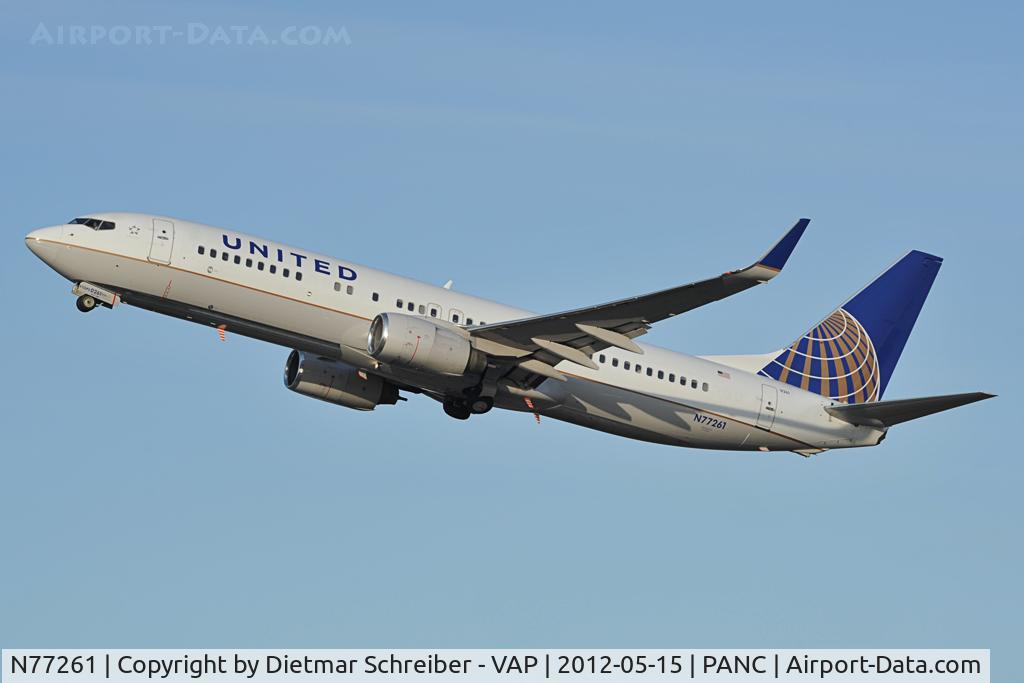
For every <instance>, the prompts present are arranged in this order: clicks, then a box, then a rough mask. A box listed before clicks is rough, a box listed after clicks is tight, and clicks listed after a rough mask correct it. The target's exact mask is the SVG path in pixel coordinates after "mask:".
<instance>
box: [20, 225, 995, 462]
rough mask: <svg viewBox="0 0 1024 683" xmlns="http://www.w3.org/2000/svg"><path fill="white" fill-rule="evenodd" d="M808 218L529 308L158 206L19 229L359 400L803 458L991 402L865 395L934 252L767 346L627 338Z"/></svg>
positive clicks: (93, 300)
mask: <svg viewBox="0 0 1024 683" xmlns="http://www.w3.org/2000/svg"><path fill="white" fill-rule="evenodd" d="M809 222H810V221H809V220H808V219H800V220H799V221H797V223H796V224H795V225H794V226H793V227H792V228H790V229H789V230H788V231H787V232H786V233H785V235H783V236H782V238H781V239H780V240H779V241H778V242H777V243H776V244H775V245H774V246H773V247H772V248H771V249H769V250H768V252H767V253H765V254H764V256H762V257H761V258H760V259H758V260H757V261H756V262H754V263H753V264H752V265H750V266H747V267H746V268H741V269H738V270H731V271H728V272H725V273H723V274H721V275H718V276H715V277H711V278H708V279H706V280H700V281H697V282H693V283H690V284H686V285H681V286H677V287H672V288H669V289H665V290H661V291H657V292H653V293H650V294H644V295H641V296H634V297H629V298H626V299H620V300H618V301H612V302H610V303H605V304H600V305H597V306H588V307H584V308H577V309H574V310H569V311H561V312H557V313H551V314H542V315H537V314H534V313H531V312H529V311H524V310H520V309H517V308H513V307H510V306H505V305H503V304H499V303H496V302H494V301H489V300H487V299H482V298H478V297H474V296H469V295H468V294H464V293H461V292H457V291H454V290H453V289H452V288H451V281H449V282H448V283H446V284H445V285H444V286H443V287H437V286H433V285H430V284H426V283H423V282H419V281H416V280H412V279H409V278H405V277H400V276H397V275H393V274H390V273H387V272H384V271H380V270H375V269H372V268H368V267H366V266H362V265H359V264H356V263H352V262H350V261H347V260H342V259H337V258H333V257H329V256H325V255H322V254H317V253H313V252H309V251H306V250H303V249H297V248H293V247H289V246H286V245H284V244H280V243H277V242H272V241H270V240H266V239H262V238H259V237H256V236H253V235H248V234H244V233H241V232H237V231H233V230H225V229H221V228H215V227H211V226H208V225H202V224H199V223H193V222H189V221H185V220H181V219H177V218H169V217H165V216H156V215H150V214H143V213H92V214H87V215H83V216H80V217H76V218H74V219H73V220H71V221H69V222H67V223H65V224H62V225H55V226H51V227H46V228H41V229H39V230H35V231H33V232H31V233H29V234H28V236H27V237H26V238H25V241H26V244H27V246H28V248H29V249H30V250H31V251H32V252H33V253H34V254H35V255H36V256H38V257H39V258H40V259H41V260H42V261H43V262H44V263H46V265H48V266H49V267H50V268H52V269H53V270H55V271H56V272H57V273H59V274H60V275H62V276H63V277H65V278H67V279H68V280H70V281H71V282H72V283H74V285H73V287H72V293H73V294H74V295H76V296H77V297H78V298H77V300H76V305H77V307H78V309H79V310H80V311H83V312H89V311H92V310H94V309H96V308H97V307H105V308H114V307H115V306H117V305H119V304H122V303H123V304H128V305H132V306H137V307H139V308H143V309H147V310H150V311H155V312H157V313H162V314H165V315H169V316H173V317H176V318H180V319H183V320H189V321H192V322H195V323H199V324H201V325H207V326H211V327H214V328H216V329H217V331H218V334H219V335H220V336H221V339H224V337H225V335H226V334H227V333H228V332H231V333H237V334H239V335H243V336H247V337H251V338H254V339H259V340H263V341H266V342H270V343H273V344H278V345H280V346H283V347H286V348H289V349H291V352H290V354H289V356H288V358H287V361H286V363H285V370H284V383H285V386H286V387H287V388H288V389H290V390H292V391H295V392H297V393H299V394H301V395H304V396H308V397H311V398H316V399H320V400H322V401H326V402H328V403H332V404H336V405H339V406H344V407H346V408H353V409H356V410H361V411H370V410H373V409H374V408H376V407H377V406H380V405H394V404H396V403H398V402H399V401H400V400H402V401H404V400H406V397H405V396H403V395H402V393H406V394H424V395H426V396H428V397H430V398H433V399H435V400H437V401H438V402H440V403H441V404H442V406H443V408H444V412H445V413H447V414H448V415H450V416H451V417H453V418H456V419H459V420H465V419H467V418H469V417H470V416H471V415H480V414H483V413H486V412H488V411H489V410H491V409H492V408H493V407H498V408H503V409H508V410H514V411H521V412H525V413H532V414H533V415H534V416H535V418H536V420H537V421H538V422H540V418H541V416H545V417H550V418H553V419H556V420H563V421H566V422H569V423H573V424H576V425H580V426H583V427H587V428H590V429H596V430H600V431H603V432H608V433H611V434H616V435H619V436H623V437H627V438H630V439H638V440H641V441H647V442H652V443H658V444H666V445H672V446H683V447H691V448H708V449H718V450H736V451H755V452H769V451H792V452H795V453H798V454H800V455H803V456H811V455H815V454H818V453H821V452H823V451H826V450H829V449H834V448H850V447H859V446H875V445H878V444H879V443H881V442H882V440H883V439H884V438H885V436H886V434H887V432H888V430H889V428H890V427H892V426H894V425H897V424H900V423H902V422H906V421H908V420H914V419H917V418H920V417H923V416H925V415H930V414H932V413H937V412H940V411H943V410H948V409H950V408H955V407H958V406H962V405H966V404H968V403H972V402H975V401H980V400H983V399H987V398H991V397H992V394H987V393H983V392H973V393H962V394H952V395H945V396H930V397H925V398H910V399H897V400H882V396H883V395H884V393H885V389H886V386H887V385H888V383H889V380H890V379H891V377H892V373H893V370H894V369H895V367H896V363H897V361H898V360H899V357H900V354H901V353H902V351H903V348H904V346H905V344H906V342H907V339H908V337H909V336H910V332H911V329H912V328H913V326H914V323H915V322H916V320H917V317H918V314H919V313H920V311H921V307H922V306H923V304H924V301H925V298H926V297H927V295H928V292H929V290H930V288H931V285H932V282H933V281H934V279H935V276H936V274H937V273H938V270H939V267H940V265H941V264H942V259H941V258H939V257H937V256H933V255H931V254H926V253H924V252H921V251H911V252H909V253H907V254H906V255H905V256H903V257H902V258H901V259H899V260H898V261H897V262H896V263H895V264H894V265H893V266H892V267H890V268H889V269H887V270H886V271H885V272H884V273H882V274H881V275H880V276H878V277H877V278H876V279H875V280H874V281H872V282H871V283H870V284H869V285H867V287H865V288H864V289H862V290H861V291H860V292H858V293H857V294H855V295H854V296H853V297H852V298H850V299H849V300H848V301H846V302H845V303H844V304H842V305H841V306H839V307H838V308H836V309H835V310H834V311H833V312H832V313H831V314H829V315H828V316H827V317H826V318H825V319H824V320H822V321H821V322H819V323H817V324H816V325H814V326H813V327H811V328H810V329H809V330H808V331H807V332H806V333H804V334H802V335H801V336H800V337H799V338H797V339H796V341H794V342H793V343H792V344H790V345H789V346H786V347H784V348H782V349H779V350H777V351H772V352H770V353H764V354H754V355H741V356H690V355H686V354H682V353H677V352H674V351H669V350H666V349H662V348H658V347H655V346H650V345H645V344H640V343H638V342H637V341H635V339H636V338H637V337H639V336H641V335H643V334H645V333H646V332H647V331H648V330H650V329H651V327H652V325H654V324H655V323H658V322H660V321H662V320H666V319H668V318H671V317H673V316H676V315H679V314H681V313H685V312H687V311H690V310H693V309H695V308H698V307H700V306H704V305H706V304H709V303H711V302H714V301H718V300H720V299H724V298H726V297H728V296H732V295H734V294H738V293H739V292H742V291H744V290H747V289H749V288H751V287H754V286H756V285H759V284H762V283H764V282H768V281H769V280H771V279H772V278H774V277H775V276H776V275H778V274H779V272H781V270H782V268H783V267H784V266H785V264H786V262H787V260H788V259H789V257H790V255H791V254H792V253H793V250H794V248H795V247H796V245H797V242H798V241H799V240H800V238H801V236H802V235H803V234H804V231H805V230H806V228H807V225H808V223H809Z"/></svg>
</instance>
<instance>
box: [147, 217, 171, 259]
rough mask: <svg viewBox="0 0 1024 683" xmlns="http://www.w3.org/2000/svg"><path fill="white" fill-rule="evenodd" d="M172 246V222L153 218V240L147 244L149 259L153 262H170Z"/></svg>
mask: <svg viewBox="0 0 1024 683" xmlns="http://www.w3.org/2000/svg"><path fill="white" fill-rule="evenodd" d="M173 247H174V223H172V222H171V221H165V220H164V219H162V218H154V219H153V241H152V243H151V244H150V245H149V260H150V261H153V262H155V263H170V262H171V249H172V248H173Z"/></svg>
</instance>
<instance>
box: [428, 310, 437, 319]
mask: <svg viewBox="0 0 1024 683" xmlns="http://www.w3.org/2000/svg"><path fill="white" fill-rule="evenodd" d="M430 317H431V318H436V317H437V309H436V308H431V309H430Z"/></svg>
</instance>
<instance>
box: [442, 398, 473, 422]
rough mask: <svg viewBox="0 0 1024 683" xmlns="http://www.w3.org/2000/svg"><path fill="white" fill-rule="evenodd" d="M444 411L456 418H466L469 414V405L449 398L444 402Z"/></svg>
mask: <svg viewBox="0 0 1024 683" xmlns="http://www.w3.org/2000/svg"><path fill="white" fill-rule="evenodd" d="M444 412H445V413H447V414H448V415H450V416H451V417H454V418H455V419H456V420H468V419H469V415H470V410H469V405H467V404H466V403H463V402H462V401H453V400H451V399H448V400H446V401H445V402H444Z"/></svg>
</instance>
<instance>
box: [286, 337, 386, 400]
mask: <svg viewBox="0 0 1024 683" xmlns="http://www.w3.org/2000/svg"><path fill="white" fill-rule="evenodd" d="M284 385H285V386H286V387H288V388H289V389H291V390H292V391H294V392H296V393H299V394H302V395H303V396H309V397H311V398H318V399H320V400H321V401H327V402H328V403H333V404H335V405H339V406H345V407H346V408H354V409H356V410H373V409H374V408H376V407H377V406H378V405H380V404H382V403H383V404H386V405H394V404H395V403H398V387H396V386H395V385H394V384H391V383H390V382H387V381H385V380H383V379H381V378H380V377H377V376H376V375H371V374H369V373H362V374H360V371H359V370H358V369H356V368H354V367H352V366H351V365H347V364H345V363H341V362H338V361H336V360H331V359H329V358H323V357H321V356H314V355H311V354H308V353H306V352H304V351H292V352H291V355H289V356H288V362H287V363H285V366H284Z"/></svg>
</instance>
